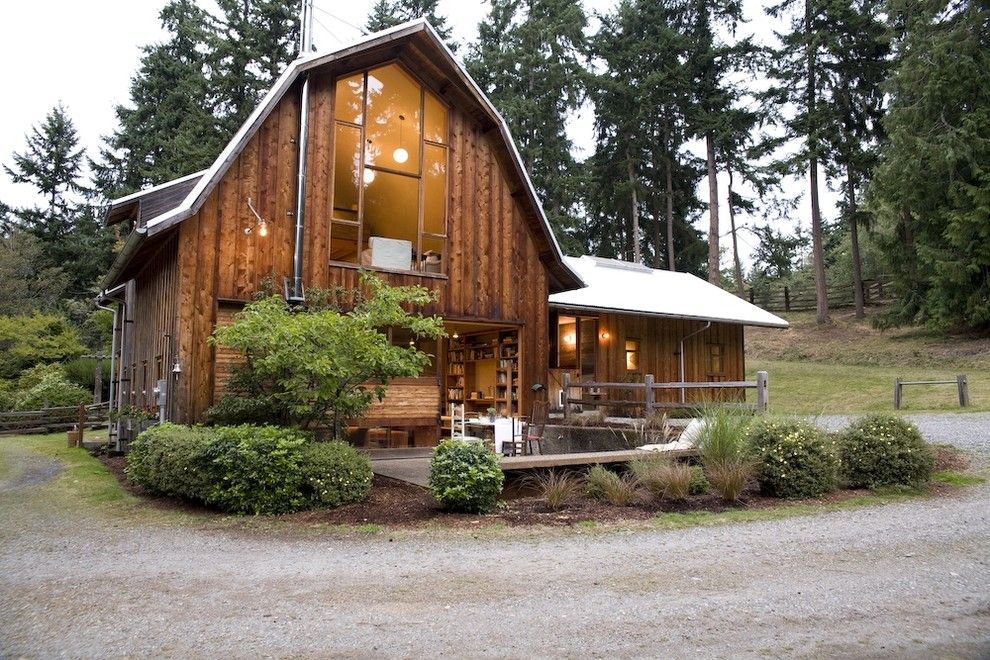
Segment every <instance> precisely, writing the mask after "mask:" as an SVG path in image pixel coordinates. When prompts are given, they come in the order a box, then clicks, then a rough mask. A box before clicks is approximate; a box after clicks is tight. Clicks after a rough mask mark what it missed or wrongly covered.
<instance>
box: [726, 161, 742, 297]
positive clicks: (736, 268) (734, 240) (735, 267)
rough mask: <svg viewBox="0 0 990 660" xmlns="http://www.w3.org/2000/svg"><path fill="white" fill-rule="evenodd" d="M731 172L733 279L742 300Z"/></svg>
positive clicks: (740, 265) (730, 226)
mask: <svg viewBox="0 0 990 660" xmlns="http://www.w3.org/2000/svg"><path fill="white" fill-rule="evenodd" d="M728 172H729V197H728V200H729V228H730V229H731V230H732V278H733V279H734V280H735V283H736V295H737V296H739V297H740V298H742V297H743V296H745V295H746V288H745V285H744V284H743V276H742V264H741V263H740V262H739V240H738V238H737V237H736V208H735V206H734V205H733V204H732V170H731V169H730V170H728Z"/></svg>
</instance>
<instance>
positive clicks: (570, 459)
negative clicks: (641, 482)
mask: <svg viewBox="0 0 990 660" xmlns="http://www.w3.org/2000/svg"><path fill="white" fill-rule="evenodd" d="M646 454H647V452H645V451H642V450H640V449H626V450H622V451H589V452H581V453H577V454H536V455H533V456H505V457H503V458H502V461H501V463H502V471H503V472H509V471H512V470H538V469H541V468H554V467H567V466H572V465H573V466H578V465H606V464H610V463H628V462H629V461H631V460H634V459H637V458H642V457H643V456H645V455H646ZM665 455H666V456H669V457H671V458H686V457H689V456H697V455H698V450H697V449H676V450H674V451H669V452H665Z"/></svg>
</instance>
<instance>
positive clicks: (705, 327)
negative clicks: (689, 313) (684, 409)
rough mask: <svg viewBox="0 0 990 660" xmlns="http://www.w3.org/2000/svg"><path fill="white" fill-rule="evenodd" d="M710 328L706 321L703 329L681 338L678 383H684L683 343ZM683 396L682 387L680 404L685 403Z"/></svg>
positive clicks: (710, 323)
mask: <svg viewBox="0 0 990 660" xmlns="http://www.w3.org/2000/svg"><path fill="white" fill-rule="evenodd" d="M710 327H712V322H711V321H708V322H707V323H705V325H704V327H702V328H700V329H699V330H695V331H694V332H692V333H691V334H689V335H685V336H683V337H681V348H680V354H679V357H680V362H681V381H680V382H682V383H683V382H685V381H684V342H685V341H687V340H688V339H690V338H691V337H694V336H695V335H700V334H701V333H702V332H704V331H705V330H707V329H708V328H710ZM684 394H685V390H684V388H683V387H682V388H681V403H685V402H686V401H687V398H686V397H685V395H684Z"/></svg>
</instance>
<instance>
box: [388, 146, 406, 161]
mask: <svg viewBox="0 0 990 660" xmlns="http://www.w3.org/2000/svg"><path fill="white" fill-rule="evenodd" d="M392 158H394V159H395V162H397V163H404V162H406V161H407V160H409V152H408V151H406V150H405V149H403V148H402V147H399V148H398V149H396V150H395V151H393V152H392Z"/></svg>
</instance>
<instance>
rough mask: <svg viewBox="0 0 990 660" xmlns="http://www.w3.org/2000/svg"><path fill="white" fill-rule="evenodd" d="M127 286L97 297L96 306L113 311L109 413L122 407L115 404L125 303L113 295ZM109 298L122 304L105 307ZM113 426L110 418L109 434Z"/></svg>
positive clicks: (118, 287) (108, 424)
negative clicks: (119, 336) (119, 334)
mask: <svg viewBox="0 0 990 660" xmlns="http://www.w3.org/2000/svg"><path fill="white" fill-rule="evenodd" d="M125 286H126V285H125V284H120V285H118V286H116V287H114V288H112V289H108V290H106V291H104V292H103V293H101V294H100V295H99V297H98V298H97V299H96V306H97V307H98V308H99V309H105V310H107V311H108V312H112V313H113V326H112V327H113V330H112V331H111V335H110V398H109V400H108V401H107V412H108V413H109V412H111V411H113V410H114V409H115V407H116V408H118V409H119V407H120V406H115V404H116V403H117V401H116V399H117V394H118V392H117V384H118V382H119V379H120V376H119V374H117V372H116V365H117V347H118V342H117V332H118V329H119V327H118V319H119V312H120V305H123V304H124V303H123V301H121V300H120V299H119V298H114V297H113V296H114V294H115V293H117V292H119V291H120V290H122V289H123V288H124V287H125ZM109 300H117V302H118V303H120V304H119V305H117V306H116V307H105V306H104V305H103V304H102V303H104V302H107V301H109ZM112 426H113V421H112V420H109V419H108V421H107V433H108V434H109V433H110V430H111V427H112Z"/></svg>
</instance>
